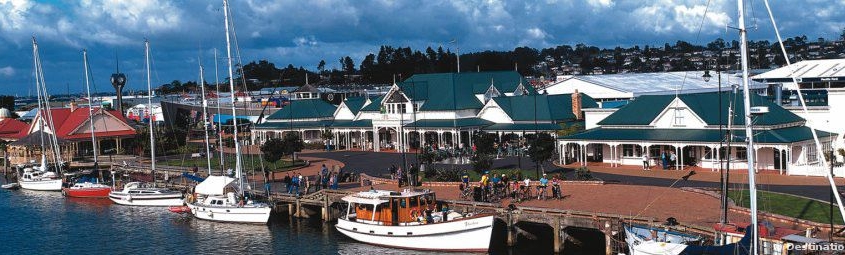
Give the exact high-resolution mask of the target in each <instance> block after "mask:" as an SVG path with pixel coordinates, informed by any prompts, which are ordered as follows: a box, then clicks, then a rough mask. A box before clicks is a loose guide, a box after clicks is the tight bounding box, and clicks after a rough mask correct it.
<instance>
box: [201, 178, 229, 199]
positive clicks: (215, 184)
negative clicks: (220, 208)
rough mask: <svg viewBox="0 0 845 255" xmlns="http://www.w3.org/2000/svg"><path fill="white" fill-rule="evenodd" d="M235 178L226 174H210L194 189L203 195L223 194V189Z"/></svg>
mask: <svg viewBox="0 0 845 255" xmlns="http://www.w3.org/2000/svg"><path fill="white" fill-rule="evenodd" d="M234 181H235V178H231V177H226V176H209V177H208V178H206V179H205V180H204V181H202V182H201V183H200V184H197V187H196V188H195V189H194V192H195V193H197V194H201V195H223V194H224V193H223V191H224V189H225V188H226V186H228V185H229V184H231V183H232V182H234Z"/></svg>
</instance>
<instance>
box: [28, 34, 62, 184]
mask: <svg viewBox="0 0 845 255" xmlns="http://www.w3.org/2000/svg"><path fill="white" fill-rule="evenodd" d="M32 53H33V60H34V66H35V87H36V90H38V111H39V115H40V117H39V118H38V126H39V132H40V133H41V165H40V166H31V167H26V168H24V169H23V175H22V176H21V178H20V179H19V180H18V183H19V184H20V186H21V188H23V189H29V190H40V191H60V190H62V179H61V178H59V176H58V175H57V174H56V172H53V171H50V165H49V164H48V162H47V151H48V150H47V145H49V146H50V150H51V151H52V152H53V153H52V154H53V155H52V156H53V158H54V163H55V164H54V166H55V167H56V168H57V169H58V168H60V167H61V165H63V164H64V162H63V161H62V160H61V152H60V151H59V145H58V139H57V138H56V137H55V136H56V134H55V132H53V131H55V130H56V129H55V127H54V125H53V118H52V113H51V111H50V99H49V95H48V94H47V88H46V84H45V83H44V71H43V70H42V69H41V56H40V55H39V54H38V42H36V41H35V37H33V38H32ZM48 125H49V130H51V132H45V130H46V129H47V128H48V127H47V126H48ZM48 134H49V137H47V138H46V140H45V137H44V136H46V135H48Z"/></svg>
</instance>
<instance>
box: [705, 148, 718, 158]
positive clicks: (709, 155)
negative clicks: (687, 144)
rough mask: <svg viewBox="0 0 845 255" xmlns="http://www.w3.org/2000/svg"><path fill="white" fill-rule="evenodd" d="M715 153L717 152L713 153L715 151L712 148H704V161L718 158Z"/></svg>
mask: <svg viewBox="0 0 845 255" xmlns="http://www.w3.org/2000/svg"><path fill="white" fill-rule="evenodd" d="M715 153H716V152H715V151H713V149H710V147H704V159H713V158H716V155H714V154H715Z"/></svg>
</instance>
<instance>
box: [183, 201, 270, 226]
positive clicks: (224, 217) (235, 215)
mask: <svg viewBox="0 0 845 255" xmlns="http://www.w3.org/2000/svg"><path fill="white" fill-rule="evenodd" d="M188 207H189V208H191V214H192V215H194V217H196V218H198V219H202V220H210V221H219V222H232V223H249V224H267V221H269V220H270V212H271V211H272V209H271V208H270V207H268V206H263V207H261V206H260V207H252V206H245V207H229V206H219V207H212V206H205V205H198V204H188Z"/></svg>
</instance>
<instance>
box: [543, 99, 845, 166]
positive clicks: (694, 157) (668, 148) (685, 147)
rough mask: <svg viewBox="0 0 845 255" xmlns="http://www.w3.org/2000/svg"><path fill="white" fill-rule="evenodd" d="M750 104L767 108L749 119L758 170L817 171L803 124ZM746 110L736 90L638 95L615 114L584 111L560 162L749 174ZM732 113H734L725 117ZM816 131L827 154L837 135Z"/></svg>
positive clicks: (770, 106)
mask: <svg viewBox="0 0 845 255" xmlns="http://www.w3.org/2000/svg"><path fill="white" fill-rule="evenodd" d="M751 104H752V107H755V108H757V109H765V108H767V110H766V111H762V112H760V113H755V114H753V118H752V119H753V121H754V123H753V134H752V135H751V137H752V138H753V139H754V140H755V148H751V149H753V150H754V152H755V153H754V154H755V155H756V157H757V160H756V164H757V165H756V166H755V167H756V168H757V169H761V170H762V169H767V170H778V171H780V173H787V174H795V173H802V174H803V173H807V171H806V168H808V167H817V166H816V164H817V163H818V162H816V157H817V155H818V153H819V152H818V151H817V150H816V147H815V145H814V142H813V131H814V130H812V129H811V128H810V127H807V126H806V125H805V123H806V121H805V119H803V118H801V117H800V116H798V115H796V114H794V113H792V112H790V111H788V110H786V109H784V108H783V107H781V106H778V105H776V104H774V103H771V102H770V100H768V99H766V98H764V97H762V96H759V95H756V94H754V95H752V96H751ZM743 109H744V104H743V100H742V94H741V93H734V92H733V91H726V92H721V93H719V92H709V93H694V94H680V95H644V96H639V97H637V98H636V99H634V100H633V101H631V102H630V103H629V104H627V105H625V106H623V107H621V108H619V109H616V110H613V111H585V114H586V116H585V119H586V122H587V123H588V124H587V126H588V129H587V130H585V131H583V132H580V133H576V134H572V135H567V136H561V137H558V149H559V150H560V152H561V153H560V154H561V155H560V158H559V160H560V161H561V163H564V161H566V162H567V163H568V162H577V163H578V164H579V165H586V164H587V162H602V163H606V164H609V165H611V166H619V165H644V162H643V161H644V156H645V158H647V159H648V160H647V162H648V164H649V165H650V166H651V167H656V166H658V165H660V166H662V165H663V163H664V162H663V161H664V160H663V159H664V158H667V159H669V161H671V159H672V158H675V159H676V160H675V162H668V164H667V165H668V167H670V168H672V169H681V168H684V167H693V166H694V167H700V168H705V169H711V170H715V169H718V168H719V167H720V166H721V165H725V164H726V162H728V161H730V162H731V164H730V167H731V168H732V169H742V168H747V163H746V160H745V159H746V155H747V154H746V150H747V149H748V148H746V143H745V142H744V141H745V139H746V138H747V137H748V135H747V134H745V129H744V125H745V123H744V117H743V116H744V114H745V112H744V110H743ZM730 111H732V112H733V113H734V114H733V115H729V114H728V112H730ZM608 113H609V114H608ZM589 123H594V124H589ZM727 130H731V133H732V135H731V136H729V135H728V132H727ZM815 133H816V135H817V136H818V137H819V139H820V140H821V141H822V143H823V144H826V147H825V148H824V149H825V151H827V150H829V149H830V144H831V141H833V139H835V137H836V134H834V133H829V132H824V131H820V130H815ZM728 137H731V138H730V142H731V150H730V154H731V155H732V156H730V157H728V155H727V154H728V149H727V144H728V142H729V141H728Z"/></svg>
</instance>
